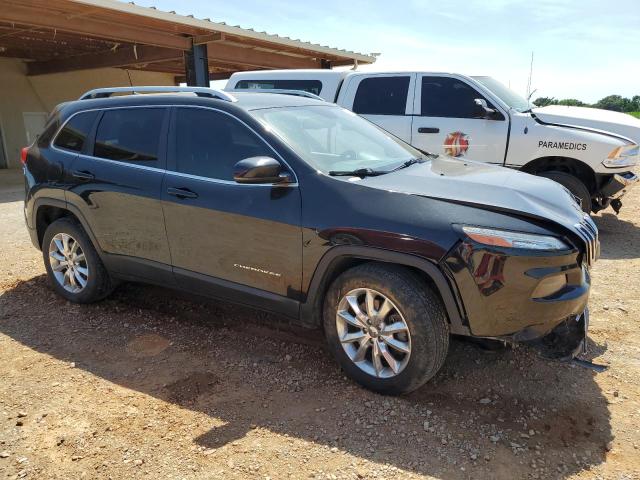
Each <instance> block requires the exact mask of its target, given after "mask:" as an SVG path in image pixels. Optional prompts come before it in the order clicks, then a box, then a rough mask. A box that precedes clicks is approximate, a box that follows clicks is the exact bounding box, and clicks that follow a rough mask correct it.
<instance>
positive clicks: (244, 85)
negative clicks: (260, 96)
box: [235, 80, 322, 95]
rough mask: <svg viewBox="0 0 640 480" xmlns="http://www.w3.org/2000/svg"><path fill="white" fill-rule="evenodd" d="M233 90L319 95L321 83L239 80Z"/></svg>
mask: <svg viewBox="0 0 640 480" xmlns="http://www.w3.org/2000/svg"><path fill="white" fill-rule="evenodd" d="M235 88H237V89H242V90H245V89H249V90H251V89H261V90H302V91H304V92H309V93H313V94H314V95H320V92H321V91H322V82H321V81H320V80H240V81H238V83H236V86H235Z"/></svg>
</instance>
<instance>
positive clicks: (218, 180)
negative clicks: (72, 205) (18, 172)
mask: <svg viewBox="0 0 640 480" xmlns="http://www.w3.org/2000/svg"><path fill="white" fill-rule="evenodd" d="M131 108H199V109H204V110H213V111H214V112H220V113H224V114H225V115H228V116H230V117H231V118H233V119H235V120H237V121H238V122H240V123H241V124H242V125H244V126H245V127H246V128H248V129H249V130H250V131H251V132H253V133H254V134H255V135H256V136H257V137H258V138H259V139H260V140H262V142H264V143H265V145H267V147H269V148H270V149H271V151H272V152H273V153H274V154H275V155H276V157H277V158H278V160H279V161H280V162H282V163H283V164H284V165H285V166H286V167H287V168H288V169H289V171H290V172H291V174H292V175H293V178H294V181H293V182H291V183H283V184H277V183H253V184H251V183H238V182H235V181H233V180H223V179H221V178H209V177H202V176H199V175H192V174H189V173H182V172H177V171H175V170H169V168H167V167H166V166H165V168H156V167H149V166H147V165H137V164H135V163H130V162H124V161H120V160H110V159H108V158H101V157H96V156H93V155H86V154H84V153H81V152H75V151H73V150H65V149H63V148H60V147H57V146H56V145H55V141H56V139H57V138H58V135H59V134H60V132H61V131H62V129H63V128H64V127H65V126H66V124H67V123H68V122H69V121H70V120H71V119H72V118H73V117H75V116H76V115H80V114H81V113H86V112H95V111H98V112H102V111H106V110H122V109H131ZM49 148H51V149H52V150H56V151H58V152H61V153H66V154H69V153H70V154H72V155H78V156H81V157H84V158H88V159H92V160H100V161H103V162H108V163H112V164H116V165H126V166H128V167H132V168H138V169H141V170H150V171H155V172H165V173H168V174H171V175H177V176H179V177H185V178H191V179H194V180H202V181H207V182H213V183H220V184H225V185H238V186H242V187H269V188H273V187H274V186H280V187H297V186H298V176H297V175H296V172H295V170H294V169H293V168H291V165H289V164H288V163H287V162H286V160H285V159H284V158H282V155H280V154H279V153H278V152H277V151H276V149H275V148H273V146H272V145H271V144H270V143H269V142H267V140H266V139H265V138H264V137H263V136H262V135H260V133H259V132H257V131H256V130H255V129H254V128H252V127H251V126H250V125H247V123H246V122H244V121H243V120H241V119H240V118H238V117H236V116H235V115H233V114H231V113H229V112H225V111H224V110H220V109H219V108H213V107H205V106H203V105H133V106H118V107H105V108H90V109H87V110H80V111H78V112H75V113H74V114H72V115H70V116H69V118H67V119H66V120H65V121H64V122H63V123H62V124H61V125H60V127H58V130H57V131H56V133H55V135H53V137H52V139H51V142H50V143H49ZM167 157H168V156H167ZM166 160H168V158H167V159H166Z"/></svg>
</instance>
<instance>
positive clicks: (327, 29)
mask: <svg viewBox="0 0 640 480" xmlns="http://www.w3.org/2000/svg"><path fill="white" fill-rule="evenodd" d="M136 3H137V4H139V5H144V6H152V5H154V6H156V7H157V8H159V9H160V10H175V11H176V12H177V13H181V14H193V15H194V16H195V17H199V18H206V17H209V18H211V19H212V20H214V21H224V22H226V23H228V24H231V25H240V26H242V27H248V28H254V29H256V30H261V31H262V30H266V31H267V32H269V33H277V34H279V35H283V36H290V37H292V38H299V39H302V40H308V41H312V42H314V43H320V44H323V45H329V46H332V47H340V48H346V49H349V50H355V51H358V52H363V53H369V52H378V53H381V56H380V57H379V59H378V61H377V62H376V64H374V65H373V66H371V67H366V68H365V69H369V70H431V71H451V72H459V73H466V74H472V75H473V74H478V75H491V76H493V77H495V78H497V79H498V80H500V81H502V82H503V83H505V84H507V85H510V86H511V88H513V89H514V90H516V91H518V92H519V93H521V94H524V93H525V91H526V85H527V76H528V74H529V62H530V57H531V51H534V65H533V80H532V86H533V87H534V88H537V92H536V93H535V94H534V97H537V96H554V97H558V98H567V97H571V98H579V99H581V100H583V101H588V102H594V101H596V100H598V99H599V98H601V97H603V96H605V95H609V94H614V93H617V94H620V95H624V96H632V95H640V58H639V57H640V0H610V1H606V2H605V1H603V0H600V1H598V0H452V1H432V0H431V1H429V0H409V1H396V2H389V1H377V0H376V1H364V0H347V1H345V0H323V1H321V2H311V1H287V0H270V1H268V2H266V1H258V0H243V1H242V2H229V1H224V2H223V1H218V0H183V1H179V0H137V1H136Z"/></svg>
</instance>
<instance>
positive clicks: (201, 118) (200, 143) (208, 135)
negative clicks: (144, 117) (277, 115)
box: [175, 108, 274, 181]
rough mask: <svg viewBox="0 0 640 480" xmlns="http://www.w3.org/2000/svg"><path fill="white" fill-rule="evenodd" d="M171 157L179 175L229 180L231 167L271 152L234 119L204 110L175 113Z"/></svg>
mask: <svg viewBox="0 0 640 480" xmlns="http://www.w3.org/2000/svg"><path fill="white" fill-rule="evenodd" d="M175 124H176V127H175V132H176V139H175V158H176V169H177V171H178V172H180V173H186V174H190V175H196V176H199V177H206V178H213V179H218V180H227V181H233V167H234V166H235V164H236V163H238V162H239V161H240V160H243V159H245V158H249V157H260V156H267V157H273V156H274V153H273V151H272V150H271V149H270V148H269V147H268V146H267V144H266V143H265V142H264V141H262V139H260V138H259V137H258V136H257V135H256V134H255V133H253V131H251V130H250V129H249V128H248V127H246V126H245V125H244V124H242V123H241V122H240V121H239V120H237V119H235V118H234V117H232V116H230V115H227V114H225V113H222V112H218V111H215V110H209V109H204V108H178V109H177V110H176V122H175Z"/></svg>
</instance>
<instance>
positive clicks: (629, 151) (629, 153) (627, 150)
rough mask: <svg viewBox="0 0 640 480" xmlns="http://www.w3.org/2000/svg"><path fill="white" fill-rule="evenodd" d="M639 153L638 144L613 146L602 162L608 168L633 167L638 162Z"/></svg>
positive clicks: (639, 147)
mask: <svg viewBox="0 0 640 480" xmlns="http://www.w3.org/2000/svg"><path fill="white" fill-rule="evenodd" d="M639 155H640V146H638V145H635V144H632V145H623V146H621V147H616V148H614V149H613V150H612V151H611V153H610V154H609V155H608V156H607V158H605V159H604V160H603V162H602V164H603V165H604V166H605V167H608V168H620V167H633V166H634V165H635V164H636V163H638V156H639Z"/></svg>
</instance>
